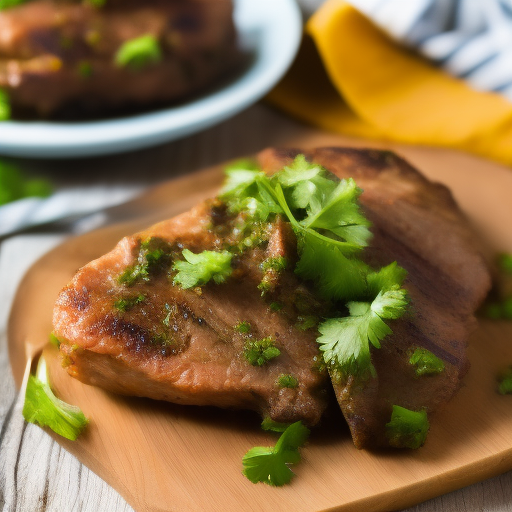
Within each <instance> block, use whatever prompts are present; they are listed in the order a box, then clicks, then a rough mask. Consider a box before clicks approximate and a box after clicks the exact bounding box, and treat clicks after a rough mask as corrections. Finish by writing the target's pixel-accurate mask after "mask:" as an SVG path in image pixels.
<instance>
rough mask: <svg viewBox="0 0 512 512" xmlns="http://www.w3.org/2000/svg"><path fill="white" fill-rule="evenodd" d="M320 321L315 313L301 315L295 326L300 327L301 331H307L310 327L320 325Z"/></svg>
mask: <svg viewBox="0 0 512 512" xmlns="http://www.w3.org/2000/svg"><path fill="white" fill-rule="evenodd" d="M318 322H319V318H318V317H317V316H315V315H306V316H302V315H299V316H298V317H297V323H296V324H295V326H296V327H297V329H300V330H301V331H307V330H308V329H312V328H313V327H316V326H317V325H318Z"/></svg>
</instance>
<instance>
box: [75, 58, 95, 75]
mask: <svg viewBox="0 0 512 512" xmlns="http://www.w3.org/2000/svg"><path fill="white" fill-rule="evenodd" d="M78 74H79V75H80V76H81V77H82V78H89V77H91V76H92V64H91V63H90V62H89V61H86V60H82V61H81V62H79V63H78Z"/></svg>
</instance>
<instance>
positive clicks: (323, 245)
mask: <svg viewBox="0 0 512 512" xmlns="http://www.w3.org/2000/svg"><path fill="white" fill-rule="evenodd" d="M297 241H298V248H299V254H300V259H299V261H298V262H297V265H296V267H295V273H296V274H297V275H299V276H300V277H301V278H302V279H305V280H309V281H313V282H314V283H315V285H316V287H317V289H318V291H319V293H320V295H322V296H323V297H326V298H331V299H339V300H348V299H351V298H355V297H361V296H362V295H364V293H365V290H366V275H367V273H368V271H369V267H368V266H367V265H366V264H365V263H364V262H362V261H361V260H359V259H356V258H352V257H350V256H347V255H345V254H344V252H343V249H341V248H340V247H338V246H337V245H335V244H333V243H331V242H330V241H329V240H328V239H327V240H326V239H325V238H323V237H322V236H321V235H320V236H319V235H318V234H316V233H315V232H313V231H312V230H304V231H299V233H298V237H297Z"/></svg>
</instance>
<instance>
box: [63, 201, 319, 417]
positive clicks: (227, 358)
mask: <svg viewBox="0 0 512 512" xmlns="http://www.w3.org/2000/svg"><path fill="white" fill-rule="evenodd" d="M221 210H222V208H221ZM224 214H225V212H222V211H220V212H219V208H218V205H216V204H215V203H205V204H201V205H199V206H197V207H196V208H194V209H193V210H191V211H190V212H187V213H184V214H182V215H180V216H178V217H175V218H173V219H171V220H168V221H165V222H162V223H160V224H157V225H155V226H153V227H151V228H150V229H148V230H147V231H145V232H142V233H139V234H137V235H134V236H131V237H127V238H125V239H123V240H122V241H121V242H120V243H119V244H118V245H117V246H116V248H115V249H114V250H113V251H112V252H110V253H108V254H106V255H105V256H103V257H101V258H99V259H98V260H95V261H93V262H91V263H89V264H88V265H86V266H85V267H83V268H82V269H81V270H80V271H79V272H78V273H77V274H76V276H75V277H74V279H73V280H72V282H71V283H70V284H69V285H68V286H67V287H66V288H64V290H63V291H62V292H61V294H60V296H59V298H58V300H57V304H56V307H55V310H54V328H55V334H56V335H57V336H58V338H59V339H60V340H61V351H62V353H63V354H64V356H65V362H66V364H67V370H68V372H69V373H70V374H71V375H72V376H74V377H76V378H78V379H80V380H81V381H83V382H86V383H88V384H93V385H97V386H100V387H102V388H105V389H107V390H111V391H114V392H116V393H121V394H127V395H136V396H145V397H150V398H155V399H159V400H168V401H170V402H175V403H179V404H193V405H215V406H219V407H233V408H244V409H253V410H256V411H259V412H261V414H262V415H263V416H270V417H271V418H272V419H274V420H276V421H281V422H292V421H297V420H303V421H304V422H306V423H307V424H310V425H313V424H315V423H317V422H318V421H319V419H320V417H321V415H322V412H323V411H324V409H325V406H326V388H327V383H328V382H327V381H328V377H327V374H326V372H325V371H321V370H319V369H318V364H317V363H318V358H319V351H318V346H317V343H316V341H315V338H316V334H315V333H314V332H313V331H303V330H301V329H299V328H298V327H296V326H295V323H296V321H297V317H298V313H297V312H296V311H295V307H294V305H293V303H290V301H289V300H288V304H285V305H284V306H283V308H282V309H281V310H280V311H279V312H276V311H274V310H273V309H275V308H272V307H270V303H269V301H268V300H265V299H264V298H263V297H262V295H261V291H260V290H259V289H258V287H257V285H258V283H260V282H261V280H262V278H263V272H264V271H263V270H262V269H261V263H262V262H263V261H264V260H266V259H268V258H272V257H276V256H286V257H289V258H290V260H293V258H294V255H293V254H291V251H293V250H294V247H295V244H294V243H290V240H291V239H292V238H293V236H294V235H293V233H292V232H291V230H290V228H289V226H288V224H287V223H284V222H282V221H281V220H280V219H277V220H276V222H274V223H273V224H272V225H271V227H270V231H265V232H263V233H261V234H260V235H258V238H257V239H255V240H254V235H252V239H253V240H254V241H255V247H254V248H253V249H251V250H248V251H244V252H243V253H242V254H241V255H240V256H239V257H238V258H236V261H235V263H234V266H235V270H234V274H235V275H234V276H233V278H232V279H230V280H228V281H227V282H226V283H224V284H214V283H210V284H207V285H206V286H203V287H202V288H201V289H200V290H198V289H191V290H184V289H182V288H180V287H179V286H172V284H171V281H170V280H169V277H168V275H167V271H168V267H166V265H168V264H169V262H170V261H171V260H172V259H173V258H175V257H176V256H177V255H179V254H181V249H182V248H183V247H186V248H188V249H190V250H191V251H192V252H196V253H197V252H201V251H203V250H206V249H210V250H211V249H219V248H220V247H222V246H223V245H224V244H225V243H226V241H227V239H228V237H229V236H230V235H231V234H232V232H233V231H232V230H231V229H229V228H228V227H227V226H226V222H227V221H226V220H225V218H224ZM249 239H251V235H249ZM147 240H149V241H150V242H149V244H150V245H151V250H153V249H157V248H159V249H161V250H162V251H164V252H165V254H166V255H167V256H168V259H165V258H162V260H161V263H162V264H161V265H160V266H157V267H156V268H153V269H152V270H151V276H150V279H149V280H148V281H144V280H143V279H139V280H137V281H136V282H135V283H134V284H133V285H132V286H126V284H122V283H120V282H119V276H120V275H122V274H123V273H124V272H126V269H127V268H130V266H131V265H133V264H134V263H136V262H137V258H138V257H139V254H140V251H141V241H147ZM261 240H265V241H264V242H263V243H260V242H261ZM167 256H166V257H167ZM290 268H291V269H289V270H286V271H284V272H283V275H282V277H281V278H278V279H277V281H276V279H274V280H273V287H274V292H273V300H275V299H276V298H277V299H279V298H280V297H283V298H284V297H290V296H298V295H300V296H301V298H302V299H304V297H305V298H306V300H308V298H309V299H310V300H311V301H314V299H313V298H312V297H310V294H309V292H307V290H306V289H305V288H304V287H303V286H302V285H301V284H300V283H299V282H298V280H297V279H296V277H295V275H294V274H293V266H292V267H290ZM125 275H126V274H125ZM274 277H275V276H274ZM138 297H140V298H139V299H137V298H138ZM122 299H124V300H125V301H126V302H125V303H124V304H125V307H124V308H121V309H124V311H119V310H116V308H115V304H116V301H119V300H122ZM117 304H119V303H118V302H117ZM126 304H129V305H131V306H130V307H129V306H126ZM240 322H246V323H248V324H249V325H250V332H248V333H246V332H239V331H241V330H242V329H237V327H236V326H237V325H238V324H240ZM242 331H243V330H242ZM267 337H270V338H271V339H272V340H273V342H274V344H275V346H276V347H277V348H278V349H279V351H280V355H279V356H277V357H275V358H274V359H272V360H270V361H268V362H267V363H266V364H264V365H262V366H253V365H251V364H249V362H248V360H247V359H246V357H245V355H244V353H245V351H244V348H245V347H246V345H247V344H250V343H251V342H252V341H255V340H261V339H264V338H267ZM282 375H292V376H293V377H294V378H295V379H296V380H297V383H298V385H297V387H282V386H280V385H279V383H278V381H279V378H280V376H282Z"/></svg>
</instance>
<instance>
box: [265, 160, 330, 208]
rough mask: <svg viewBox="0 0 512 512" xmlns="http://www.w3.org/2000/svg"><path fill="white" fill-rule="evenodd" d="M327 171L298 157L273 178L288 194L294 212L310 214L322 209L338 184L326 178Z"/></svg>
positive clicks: (288, 200)
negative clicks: (299, 210) (299, 211)
mask: <svg viewBox="0 0 512 512" xmlns="http://www.w3.org/2000/svg"><path fill="white" fill-rule="evenodd" d="M325 174H327V171H326V170H325V169H324V168H323V167H321V166H320V165H317V164H314V163H309V162H308V161H307V160H306V157H305V156H304V155H297V156H296V157H295V160H294V161H293V163H292V165H290V166H286V167H284V168H283V169H282V170H281V171H279V172H278V173H277V174H275V176H274V177H273V181H274V182H278V183H280V185H281V186H282V187H283V189H284V190H285V192H286V196H287V202H288V204H289V205H290V207H291V209H292V210H295V209H305V210H307V211H309V212H311V211H317V210H319V209H321V205H322V204H323V203H324V202H325V200H326V198H327V197H328V196H329V195H330V194H331V193H332V191H333V190H334V189H335V188H336V182H335V181H333V180H330V179H328V178H326V177H325Z"/></svg>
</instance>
